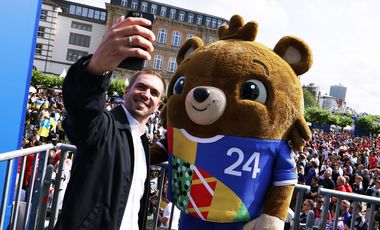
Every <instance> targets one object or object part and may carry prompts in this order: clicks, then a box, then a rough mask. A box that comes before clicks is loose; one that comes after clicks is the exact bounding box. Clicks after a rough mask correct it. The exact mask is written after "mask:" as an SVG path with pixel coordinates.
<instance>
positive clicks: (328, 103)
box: [319, 95, 338, 112]
mask: <svg viewBox="0 0 380 230" xmlns="http://www.w3.org/2000/svg"><path fill="white" fill-rule="evenodd" d="M319 106H320V107H321V108H322V109H326V110H328V111H331V112H337V111H338V103H337V102H336V99H335V97H331V96H328V95H323V96H321V97H320V99H319Z"/></svg>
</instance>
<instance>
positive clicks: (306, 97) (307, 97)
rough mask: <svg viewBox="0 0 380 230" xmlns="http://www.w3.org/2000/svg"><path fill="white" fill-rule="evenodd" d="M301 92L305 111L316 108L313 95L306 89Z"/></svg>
mask: <svg viewBox="0 0 380 230" xmlns="http://www.w3.org/2000/svg"><path fill="white" fill-rule="evenodd" d="M302 91H303V103H304V107H305V109H306V108H311V107H318V103H317V100H316V99H315V97H314V95H313V94H312V93H311V92H310V91H309V90H308V89H306V88H302Z"/></svg>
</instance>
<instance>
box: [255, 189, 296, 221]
mask: <svg viewBox="0 0 380 230" xmlns="http://www.w3.org/2000/svg"><path fill="white" fill-rule="evenodd" d="M293 190H294V186H293V185H287V186H272V187H270V189H269V192H268V195H267V198H266V199H265V203H264V208H263V213H264V214H267V215H269V216H275V217H277V218H279V219H281V220H285V219H286V215H287V213H288V208H289V205H290V201H291V199H292V195H293Z"/></svg>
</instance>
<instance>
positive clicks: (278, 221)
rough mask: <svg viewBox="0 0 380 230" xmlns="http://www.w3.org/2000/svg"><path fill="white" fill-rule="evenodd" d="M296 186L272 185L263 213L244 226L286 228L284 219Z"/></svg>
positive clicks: (250, 229) (249, 227) (272, 228)
mask: <svg viewBox="0 0 380 230" xmlns="http://www.w3.org/2000/svg"><path fill="white" fill-rule="evenodd" d="M293 190H294V186H292V185H289V186H271V187H270V189H269V191H268V195H267V198H266V199H265V203H264V207H263V213H262V214H261V215H260V217H259V218H257V219H255V220H252V221H250V222H249V223H248V224H246V225H245V226H244V229H245V230H252V229H268V230H275V229H279V230H280V229H281V230H282V229H284V221H285V218H286V215H287V213H288V208H289V204H290V200H291V198H292V194H293Z"/></svg>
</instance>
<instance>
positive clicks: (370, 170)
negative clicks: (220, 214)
mask: <svg viewBox="0 0 380 230" xmlns="http://www.w3.org/2000/svg"><path fill="white" fill-rule="evenodd" d="M121 103H123V102H122V100H115V99H114V98H110V99H109V100H107V102H106V105H105V106H106V107H105V109H106V110H111V109H113V108H114V107H116V106H117V105H119V104H121ZM64 117H65V109H64V105H63V100H62V95H61V93H60V92H56V91H45V92H42V93H30V94H29V97H28V104H27V113H26V122H25V132H24V139H23V147H24V148H27V147H33V146H37V145H41V144H45V143H53V144H54V145H55V144H56V143H68V140H67V138H66V137H65V132H64V130H63V127H62V121H63V119H64ZM146 133H147V136H148V139H149V141H150V142H151V143H153V142H155V141H157V140H159V139H160V138H161V137H162V136H163V135H164V134H165V129H164V128H163V127H162V125H161V122H160V113H159V112H155V113H153V114H152V115H151V116H150V118H149V121H148V123H147V125H146ZM312 133H313V138H312V140H311V141H309V142H308V143H306V145H305V147H304V149H303V151H302V152H297V151H293V155H294V158H295V161H296V163H297V171H298V183H299V184H306V185H309V186H310V187H311V190H310V193H307V194H305V200H304V202H303V211H302V214H301V223H303V224H305V223H306V217H307V213H308V212H309V210H312V211H313V212H314V216H315V221H316V222H315V223H318V221H319V220H320V218H321V215H322V205H323V202H324V199H323V197H321V196H320V195H318V189H319V188H320V187H323V188H328V189H335V190H338V191H342V192H352V193H357V194H366V195H371V196H377V197H380V139H379V138H378V137H377V138H376V137H370V136H364V137H355V136H352V135H351V134H350V133H348V132H343V131H342V132H326V131H322V130H318V129H312ZM59 154H60V151H59V150H58V151H57V150H55V149H53V150H52V151H51V154H49V158H50V159H49V163H51V164H53V165H55V168H57V163H58V162H59V161H58V160H57V159H59ZM57 156H58V157H57ZM33 159H34V156H32V155H31V156H30V157H28V158H27V163H26V176H25V179H24V184H23V188H24V189H26V188H27V187H28V183H29V178H30V175H31V167H32V163H33ZM67 165H71V163H70V162H67ZM68 175H69V173H68ZM68 178H69V176H68ZM155 178H156V176H152V179H155ZM155 193H156V194H157V190H156V191H155ZM164 194H165V193H164ZM154 197H155V196H152V200H154ZM162 200H163V201H164V204H169V206H168V207H170V202H168V200H167V199H166V198H165V197H163V199H162ZM165 201H166V202H165ZM335 204H336V200H334V199H332V200H331V205H330V206H329V214H328V223H329V222H330V225H331V224H332V220H333V217H334V215H335V210H336V206H335ZM161 207H162V206H161ZM366 207H367V208H368V206H367V205H366V204H363V206H362V205H361V204H359V206H358V207H357V210H359V212H358V214H357V215H356V218H357V221H356V224H357V226H356V227H357V229H366V227H367V223H368V216H367V215H365V214H366V213H368V212H367V211H366ZM164 209H165V206H163V207H162V210H161V211H162V216H161V217H160V218H159V219H161V220H166V218H165V219H164V218H163V210H164ZM167 210H168V209H167ZM377 211H379V214H377V215H376V216H375V221H377V222H380V209H377ZM166 215H167V212H166ZM351 215H352V204H351V202H350V201H348V200H342V202H341V207H340V214H339V216H341V219H340V220H339V223H338V228H341V229H344V228H345V227H346V228H347V227H349V226H350V223H351ZM165 222H166V221H165Z"/></svg>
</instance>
